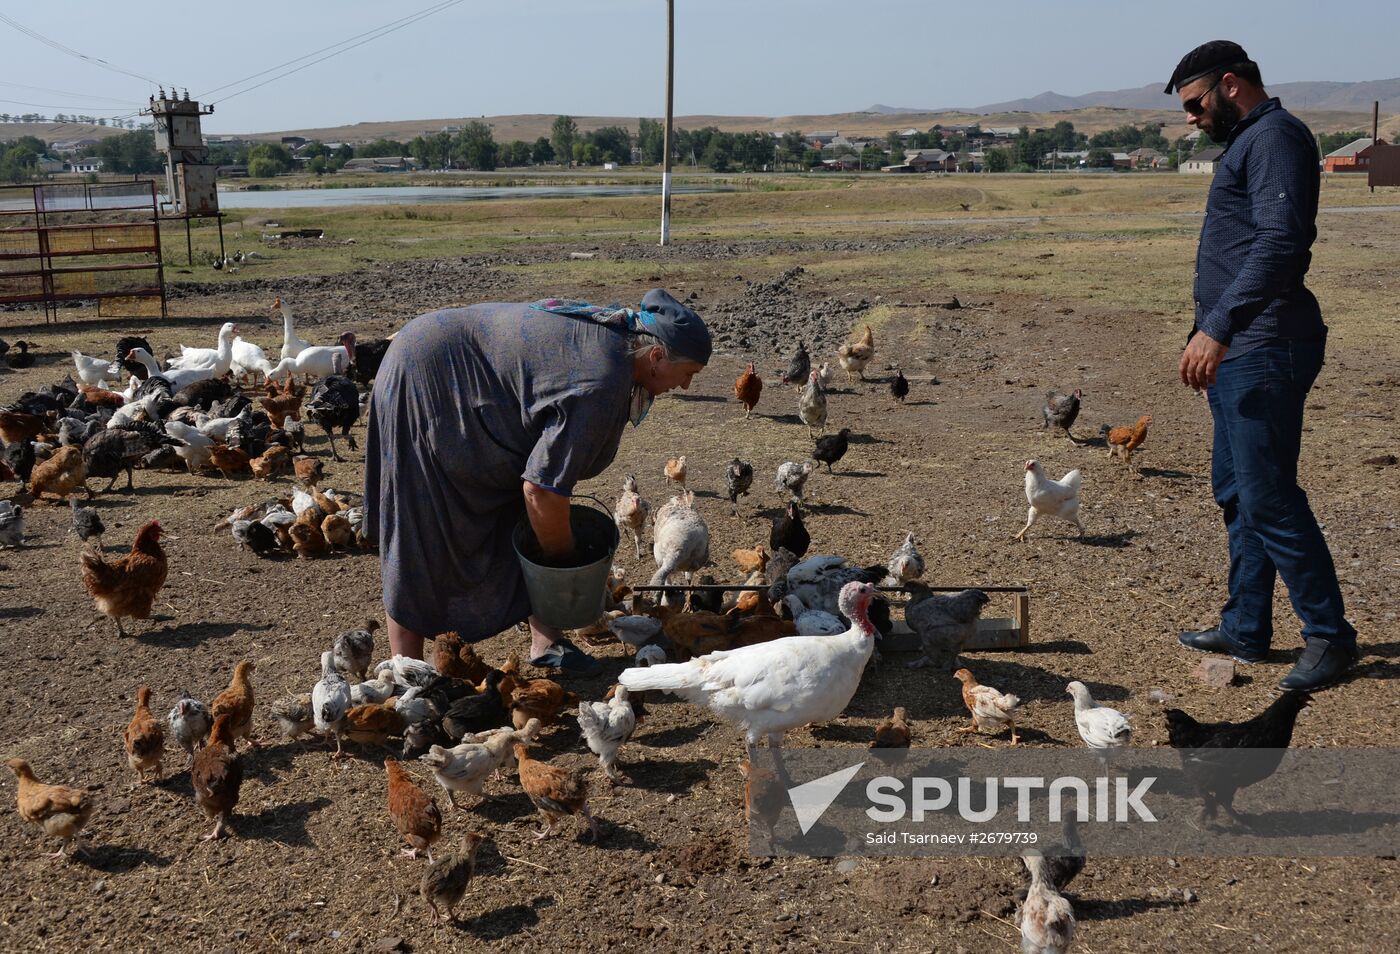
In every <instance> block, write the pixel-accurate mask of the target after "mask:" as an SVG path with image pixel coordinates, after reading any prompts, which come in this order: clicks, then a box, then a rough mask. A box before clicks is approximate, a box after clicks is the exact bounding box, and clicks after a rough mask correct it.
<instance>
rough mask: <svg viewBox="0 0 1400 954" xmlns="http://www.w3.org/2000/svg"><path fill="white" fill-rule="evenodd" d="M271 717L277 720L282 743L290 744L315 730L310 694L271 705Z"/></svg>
mask: <svg viewBox="0 0 1400 954" xmlns="http://www.w3.org/2000/svg"><path fill="white" fill-rule="evenodd" d="M272 717H273V718H274V719H276V720H277V728H278V729H280V730H281V732H282V739H283V741H286V742H291V741H293V740H295V739H299V738H301V737H302V736H304V735H310V734H311V732H312V730H313V729H315V728H316V717H315V715H314V714H313V713H312V711H311V693H309V692H303V693H299V694H298V695H295V696H287V697H286V698H285V699H278V700H277V701H276V702H274V703H273V704H272Z"/></svg>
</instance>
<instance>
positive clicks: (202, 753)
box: [190, 713, 243, 841]
mask: <svg viewBox="0 0 1400 954" xmlns="http://www.w3.org/2000/svg"><path fill="white" fill-rule="evenodd" d="M232 718H233V717H232V716H231V715H229V714H228V713H224V714H221V715H217V716H215V717H214V727H213V729H211V730H210V732H209V744H208V745H206V746H204V748H202V749H200V750H199V751H198V752H196V753H195V754H194V765H193V767H191V769H190V782H191V784H192V785H193V787H194V801H195V804H196V805H198V806H199V807H200V809H201V810H202V811H203V812H204V814H205V815H207V816H208V817H210V818H212V819H214V830H213V831H211V832H210V833H209V834H207V835H205V836H204V840H205V841H210V840H212V839H216V838H222V837H223V834H224V826H225V825H227V824H228V822H229V819H231V818H232V817H233V810H234V808H235V807H237V805H238V796H239V793H240V791H241V789H242V787H243V762H242V760H241V759H240V758H239V757H238V753H237V752H236V751H235V750H234V738H235V730H234V726H233V722H232Z"/></svg>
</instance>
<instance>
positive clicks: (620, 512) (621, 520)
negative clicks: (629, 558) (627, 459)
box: [613, 474, 651, 560]
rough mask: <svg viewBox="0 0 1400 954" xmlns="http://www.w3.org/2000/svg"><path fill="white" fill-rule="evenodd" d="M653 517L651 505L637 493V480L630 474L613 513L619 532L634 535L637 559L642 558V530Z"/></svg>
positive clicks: (624, 481)
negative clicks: (650, 517)
mask: <svg viewBox="0 0 1400 954" xmlns="http://www.w3.org/2000/svg"><path fill="white" fill-rule="evenodd" d="M650 515H651V503H650V502H648V501H647V499H646V498H645V497H643V496H642V495H641V494H640V493H638V492H637V478H636V477H634V476H632V475H631V474H628V475H627V476H626V477H624V478H622V496H620V497H618V498H617V509H616V510H614V511H613V522H614V523H616V524H617V532H618V533H622V532H623V531H627V532H629V533H631V534H632V545H633V546H634V547H635V548H636V550H637V559H638V560H640V559H641V558H642V528H643V527H645V526H646V522H647V517H648V516H650Z"/></svg>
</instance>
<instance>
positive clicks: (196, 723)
mask: <svg viewBox="0 0 1400 954" xmlns="http://www.w3.org/2000/svg"><path fill="white" fill-rule="evenodd" d="M165 721H166V722H167V723H169V724H170V734H171V735H172V736H173V737H174V739H175V741H176V743H177V744H179V746H180V748H182V749H184V750H185V754H186V755H187V756H188V758H187V759H186V761H185V768H187V769H188V768H189V767H190V766H191V765H193V764H194V751H195V749H197V748H199V747H200V746H201V745H203V744H204V743H205V741H206V740H207V739H208V738H209V730H210V729H211V728H213V726H214V717H213V716H212V715H210V714H209V707H208V706H206V705H205V704H204V703H202V702H200V701H199V700H198V699H196V698H195V697H194V696H192V695H190V694H189V693H188V692H185V691H183V690H182V691H181V692H180V700H179V701H178V702H176V703H175V705H174V706H173V707H172V708H171V710H170V713H169V714H168V715H167V716H166V717H165Z"/></svg>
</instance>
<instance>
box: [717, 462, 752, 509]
mask: <svg viewBox="0 0 1400 954" xmlns="http://www.w3.org/2000/svg"><path fill="white" fill-rule="evenodd" d="M752 486H753V465H752V464H750V463H749V462H748V461H746V460H740V459H739V458H737V457H736V458H734V459H733V460H731V461H730V462H729V465H728V466H727V467H725V468H724V491H725V495H726V496H728V497H729V512H730V513H731V514H734V515H735V516H737V515H738V513H739V498H740V497H747V496H748V495H749V488H750V487H752Z"/></svg>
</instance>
